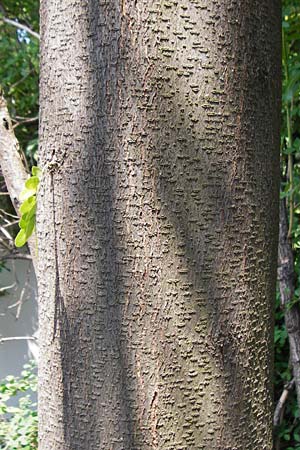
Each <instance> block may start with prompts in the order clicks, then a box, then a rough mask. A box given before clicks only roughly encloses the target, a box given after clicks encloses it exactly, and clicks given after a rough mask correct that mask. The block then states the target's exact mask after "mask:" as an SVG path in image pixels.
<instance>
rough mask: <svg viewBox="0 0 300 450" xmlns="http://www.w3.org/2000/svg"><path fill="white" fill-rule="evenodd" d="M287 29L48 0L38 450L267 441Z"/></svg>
mask: <svg viewBox="0 0 300 450" xmlns="http://www.w3.org/2000/svg"><path fill="white" fill-rule="evenodd" d="M280 25H281V15H280V1H279V0H252V1H250V0H245V1H243V2H237V1H236V0H224V1H222V2H220V1H209V2H207V1H206V0H189V1H178V0H176V1H175V0H168V1H164V0H163V1H154V0H147V1H146V0H144V1H142V0H135V1H133V0H131V1H129V0H122V1H119V0H111V1H107V0H93V1H92V0H85V1H78V0H60V1H59V2H57V1H56V0H47V1H46V0H42V1H41V99H40V103H41V125H40V134H41V146H40V161H41V165H42V167H43V168H44V177H43V180H42V186H41V189H40V195H39V200H38V202H39V210H38V234H39V259H40V266H39V269H40V280H39V294H40V346H41V362H40V397H39V399H40V401H39V408H40V410H39V414H40V446H39V450H49V449H51V450H91V449H93V450H123V449H124V450H146V449H147V450H148V449H158V450H171V449H173V450H179V449H180V450H193V449H197V450H215V449H219V450H226V449H227V450H245V449H246V450H247V449H251V450H257V449H259V450H262V449H271V447H272V436H271V435H272V379H271V378H272V354H273V350H272V341H273V303H274V291H275V281H276V263H277V234H278V201H277V199H278V185H279V116H280V108H279V102H280V59H281V52H280V41H281V34H280Z"/></svg>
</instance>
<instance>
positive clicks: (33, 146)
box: [0, 0, 39, 165]
mask: <svg viewBox="0 0 300 450" xmlns="http://www.w3.org/2000/svg"><path fill="white" fill-rule="evenodd" d="M1 17H7V18H8V19H12V20H14V21H17V22H19V23H22V24H24V25H26V26H28V27H29V28H30V29H32V30H34V31H36V32H38V30H39V2H38V0H13V1H12V0H2V1H1V4H0V35H1V64H0V80H1V85H2V88H3V90H4V92H5V97H6V99H7V100H8V106H9V110H10V113H11V116H12V119H13V122H14V126H15V133H16V136H17V138H18V140H19V142H20V144H21V148H22V149H23V150H24V152H25V154H26V157H27V159H28V160H29V163H30V165H32V164H33V163H34V161H35V156H36V151H37V143H38V139H37V138H38V119H37V118H38V110H39V105H38V77H39V42H38V40H37V39H36V38H34V37H32V36H30V35H29V34H27V33H26V32H24V31H22V30H20V29H18V28H16V27H14V26H12V25H10V24H7V23H5V22H3V21H2V20H1ZM28 119H34V120H28Z"/></svg>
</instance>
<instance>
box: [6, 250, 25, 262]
mask: <svg viewBox="0 0 300 450" xmlns="http://www.w3.org/2000/svg"><path fill="white" fill-rule="evenodd" d="M1 259H2V261H5V260H7V259H27V260H29V261H32V257H31V255H29V254H28V253H19V252H14V251H12V252H10V253H9V254H8V255H3V256H1Z"/></svg>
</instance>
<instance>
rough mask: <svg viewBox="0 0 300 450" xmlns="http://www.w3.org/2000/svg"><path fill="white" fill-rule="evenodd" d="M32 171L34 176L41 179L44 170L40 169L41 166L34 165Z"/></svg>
mask: <svg viewBox="0 0 300 450" xmlns="http://www.w3.org/2000/svg"><path fill="white" fill-rule="evenodd" d="M31 173H32V175H33V176H34V177H38V178H39V179H40V178H41V176H42V171H41V169H40V168H39V167H37V166H32V169H31Z"/></svg>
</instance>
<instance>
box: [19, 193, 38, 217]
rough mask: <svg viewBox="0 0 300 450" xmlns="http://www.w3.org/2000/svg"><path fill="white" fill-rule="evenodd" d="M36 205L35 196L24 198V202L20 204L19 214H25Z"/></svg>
mask: <svg viewBox="0 0 300 450" xmlns="http://www.w3.org/2000/svg"><path fill="white" fill-rule="evenodd" d="M35 205H36V198H35V196H33V195H32V196H31V197H29V198H28V199H27V200H25V202H24V203H22V205H21V206H20V211H21V214H25V213H27V212H28V211H30V210H31V209H32V208H33V207H34V206H35Z"/></svg>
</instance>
